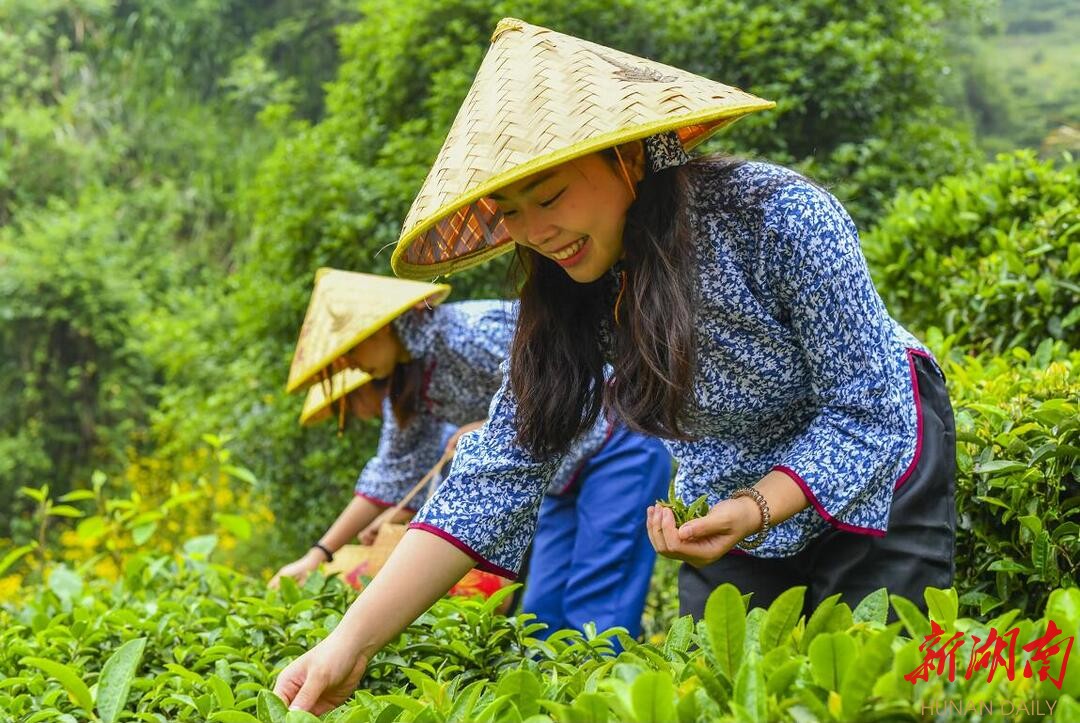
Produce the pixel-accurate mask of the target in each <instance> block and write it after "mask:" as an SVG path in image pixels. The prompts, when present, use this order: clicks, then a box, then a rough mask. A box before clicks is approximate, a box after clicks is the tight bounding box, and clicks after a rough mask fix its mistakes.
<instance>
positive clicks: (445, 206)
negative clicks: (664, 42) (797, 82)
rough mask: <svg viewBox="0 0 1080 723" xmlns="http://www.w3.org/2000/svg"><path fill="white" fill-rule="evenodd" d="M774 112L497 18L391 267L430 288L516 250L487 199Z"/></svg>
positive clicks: (625, 57)
mask: <svg viewBox="0 0 1080 723" xmlns="http://www.w3.org/2000/svg"><path fill="white" fill-rule="evenodd" d="M774 105H775V103H773V102H771V101H767V100H763V99H761V98H758V97H757V96H754V95H751V94H749V93H746V92H744V91H741V90H739V89H738V88H733V87H731V86H727V85H724V84H722V83H717V82H716V81H713V80H709V79H708V78H703V77H701V76H699V75H694V74H693V73H688V72H686V71H684V70H680V69H678V68H674V67H671V66H669V65H664V64H662V63H657V62H654V61H652V60H648V59H645V58H639V57H637V56H634V55H630V54H628V53H624V52H621V51H618V50H614V49H612V48H607V47H605V46H603V45H597V44H596V43H591V42H588V41H586V40H581V39H580V38H575V37H573V36H570V35H563V34H561V33H557V32H554V31H552V30H548V29H547V28H542V27H539V26H535V25H529V24H528V23H525V22H522V21H520V20H515V19H513V18H507V19H504V20H503V21H501V22H500V23H499V25H498V27H496V29H495V32H494V34H493V36H492V38H491V46H490V47H489V49H488V52H487V55H486V56H485V57H484V60H483V62H482V63H481V65H480V69H479V70H478V71H477V73H476V78H475V79H474V80H473V84H472V87H471V88H470V89H469V92H468V95H466V97H465V101H464V102H463V103H462V105H461V109H460V110H459V111H458V114H457V117H456V118H455V120H454V123H453V125H452V126H451V128H450V132H449V133H448V134H447V136H446V140H445V142H444V143H443V146H442V150H440V151H439V155H438V157H437V158H436V160H435V163H434V165H433V166H432V168H431V171H430V172H429V174H428V176H427V179H426V180H425V181H424V185H423V186H422V187H421V189H420V192H419V194H418V195H417V196H416V199H415V200H414V201H413V204H412V208H410V210H409V214H408V216H407V217H406V219H405V223H404V225H403V227H402V233H401V237H400V239H399V241H398V245H397V248H396V249H395V250H394V255H393V258H392V260H391V263H392V265H393V268H394V273H396V274H397V275H398V276H403V277H406V278H413V279H432V278H435V277H436V276H440V275H446V274H450V273H453V272H455V271H460V270H462V269H465V268H468V267H470V266H474V265H476V264H479V263H481V262H483V261H485V260H487V259H490V258H492V257H494V256H497V255H499V254H501V253H504V252H506V251H509V250H510V249H511V248H512V247H513V244H512V242H511V239H510V235H509V234H508V233H507V231H506V228H505V225H504V224H503V223H502V216H501V214H500V213H499V212H498V208H497V207H496V206H495V204H494V203H492V202H491V201H490V200H488V199H486V198H485V197H486V196H487V195H488V194H490V193H492V192H494V191H497V190H498V189H500V188H502V187H504V186H506V185H508V184H511V183H514V182H516V181H519V180H521V179H523V178H526V177H528V176H530V175H532V174H534V173H537V172H538V171H541V170H544V169H547V168H551V167H553V166H557V165H559V164H561V163H565V162H566V161H569V160H572V159H574V158H578V157H581V156H584V155H587V154H589V153H593V152H596V151H599V150H603V149H604V148H610V147H612V146H614V145H618V144H620V143H624V142H627V141H632V140H636V139H640V138H645V137H647V136H650V135H654V134H656V133H660V132H663V131H671V130H675V131H677V132H678V134H679V138H680V139H681V140H682V142H683V145H684V147H686V148H687V149H689V148H691V147H693V146H694V145H696V144H698V143H700V142H701V141H703V140H705V138H707V137H708V136H709V135H711V134H712V133H714V132H716V131H717V130H719V129H720V128H722V127H724V126H726V125H728V124H730V123H731V122H733V121H734V120H736V119H738V118H740V117H742V116H744V115H746V114H748V113H752V112H754V111H758V110H764V109H767V108H772V107H773V106H774Z"/></svg>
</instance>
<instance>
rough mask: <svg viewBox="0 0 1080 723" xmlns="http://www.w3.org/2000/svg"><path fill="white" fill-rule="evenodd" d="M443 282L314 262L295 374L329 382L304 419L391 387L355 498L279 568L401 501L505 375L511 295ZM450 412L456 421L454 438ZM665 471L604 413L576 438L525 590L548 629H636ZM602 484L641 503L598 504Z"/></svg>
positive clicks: (302, 561)
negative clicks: (468, 290)
mask: <svg viewBox="0 0 1080 723" xmlns="http://www.w3.org/2000/svg"><path fill="white" fill-rule="evenodd" d="M448 293H449V287H447V286H445V285H433V284H427V283H419V282H415V281H405V280H401V279H395V278H386V277H382V276H376V275H372V274H361V273H354V272H347V271H340V270H335V269H322V270H320V271H319V272H318V274H317V275H316V283H315V290H314V292H313V294H312V300H311V302H310V304H309V307H308V313H307V316H306V317H305V320H304V326H303V328H302V329H301V332H300V342H299V343H298V346H297V351H296V353H295V355H294V361H293V367H292V370H291V372H290V380H292V381H291V382H290V387H291V388H292V389H294V390H296V389H302V388H303V385H304V384H305V383H310V380H314V379H324V380H326V381H324V382H315V383H313V384H312V386H311V387H310V388H309V390H308V400H307V402H306V403H305V408H304V412H303V413H302V415H301V420H302V421H313V420H315V419H318V418H322V417H323V416H326V415H328V414H329V410H330V408H331V407H333V406H334V404H335V402H337V410H336V415H337V416H339V420H340V419H344V418H345V417H341V416H340V415H342V414H346V415H347V413H348V410H347V408H346V406H345V405H346V404H347V403H348V404H349V406H351V407H352V408H354V409H355V410H356V411H357V412H359V415H360V416H363V415H364V414H365V413H366V410H369V409H370V408H371V407H372V406H373V405H374V404H376V403H377V401H378V400H379V398H378V397H377V396H376V395H378V394H382V391H381V390H383V389H385V390H386V392H385V399H384V400H382V404H383V410H382V414H381V417H382V427H381V430H380V435H379V446H378V450H377V452H376V454H375V456H374V457H373V458H372V459H371V460H369V461H368V463H367V464H366V465H364V468H363V470H362V471H361V473H360V476H359V479H358V480H357V483H356V487H355V496H354V498H353V500H352V501H351V502H350V503H349V505H348V506H347V507H346V509H345V511H344V512H342V514H341V515H340V516H339V517H338V519H337V521H336V522H335V523H334V524H333V525H332V526H331V527H330V528H329V529H328V531H327V533H326V534H325V535H324V536H323V537H322V538H321V539H320V540H318V541H317V542H315V543H314V544H313V546H312V548H311V549H310V550H309V551H308V552H307V553H306V554H305V555H304V556H303V557H301V558H299V559H298V560H296V561H294V562H292V563H290V564H289V565H286V566H285V567H283V568H282V569H281V570H280V571H279V575H289V576H293V577H298V576H303V575H306V574H307V573H308V572H310V571H311V570H312V569H314V568H315V567H316V566H317V565H318V564H319V563H320V562H323V561H324V560H325V559H326V558H328V557H330V556H331V555H332V554H333V553H335V552H336V551H337V550H338V549H339V548H340V547H341V546H342V545H343V544H345V543H346V542H348V541H350V540H351V539H352V538H354V537H355V536H356V533H357V532H358V531H360V530H362V529H364V528H365V527H367V526H368V525H370V524H372V522H373V520H375V518H376V516H377V515H379V514H380V513H381V512H382V510H384V509H386V508H388V507H390V506H393V505H395V504H396V503H398V502H399V500H402V498H403V497H404V496H405V495H406V493H407V491H408V490H409V489H410V488H411V487H412V486H413V485H414V484H415V483H416V481H417V480H418V479H420V478H421V477H422V476H423V475H424V473H425V472H427V471H428V470H429V469H430V468H431V467H432V466H433V465H435V464H436V462H437V461H438V460H439V459H440V457H441V456H442V455H443V451H444V447H447V446H449V447H453V446H455V445H456V444H457V440H458V437H459V436H460V433H466V432H468V431H469V430H471V429H473V428H475V427H479V424H480V423H481V422H482V421H483V420H484V418H485V417H486V416H487V413H488V410H489V404H490V401H491V398H492V397H493V396H495V395H496V393H497V391H498V389H499V387H500V386H501V384H502V381H503V372H502V370H501V366H502V365H503V363H504V362H505V360H506V356H507V354H508V353H509V349H510V345H511V340H512V337H513V333H514V328H515V324H516V321H517V304H516V303H509V302H502V301H463V302H453V303H441V302H442V301H443V300H444V299H445V298H446V295H447V294H448ZM327 350H331V351H329V352H328V351H327ZM312 360H314V361H312ZM334 368H339V371H337V372H334V371H332V370H333V369H334ZM374 390H379V391H374ZM447 424H450V425H453V427H452V428H455V429H458V430H459V434H458V435H455V436H454V437H453V438H452V439H451V441H450V442H449V445H448V444H447V443H446V442H445V441H444V440H445V438H446V433H445V430H446V426H445V425H447ZM670 474H671V459H670V456H669V455H668V454H667V452H666V450H665V449H664V448H663V445H662V444H660V443H659V442H658V441H657V440H655V439H650V438H646V437H643V436H642V435H639V434H635V433H632V432H630V431H629V430H627V429H626V428H625V427H623V426H622V425H619V424H616V423H615V422H614V421H613V420H609V419H607V418H606V417H600V418H598V419H596V420H595V422H594V423H593V424H592V425H590V427H589V428H588V429H586V430H584V431H583V433H582V434H581V435H580V436H579V437H578V438H577V439H576V440H575V441H574V443H573V444H572V445H570V448H569V449H568V451H567V453H566V454H565V455H564V456H563V457H562V459H561V461H560V462H559V464H558V467H557V469H556V470H555V472H554V474H553V475H552V477H551V479H550V480H549V483H548V486H547V488H546V490H545V492H546V495H545V496H544V501H543V504H542V508H543V510H542V513H541V516H540V523H539V524H540V532H539V534H537V535H536V544H535V546H534V550H533V553H532V555H531V557H530V566H531V569H530V573H529V581H528V583H527V584H526V589H525V593H524V598H523V601H522V606H523V609H524V610H526V611H528V612H530V613H533V614H535V615H536V616H537V618H538V620H539V621H540V622H543V623H545V624H546V625H547V626H548V629H547V631H546V632H547V633H551V632H554V631H556V630H558V629H562V628H565V627H575V628H578V629H581V628H583V627H584V625H585V624H587V623H594V624H597V625H599V626H601V627H611V626H615V625H619V626H623V627H626V628H628V629H629V630H630V631H631V632H632V633H634V634H636V633H637V632H638V630H639V629H640V619H641V614H642V610H643V608H644V605H645V596H646V592H647V590H648V583H649V578H650V575H651V571H652V566H653V562H654V560H655V553H654V551H653V550H652V548H651V546H650V545H649V544H648V542H647V540H645V539H642V538H640V537H638V536H636V535H634V531H635V530H636V529H638V528H639V527H640V526H641V524H642V523H643V522H644V505H645V504H646V503H647V502H649V501H650V500H652V499H655V498H656V496H657V495H659V494H662V492H663V490H664V489H665V488H666V486H667V482H668V479H669V478H670ZM608 496H617V497H623V498H627V499H635V500H637V501H638V503H639V504H637V505H631V506H611V505H605V504H603V503H602V500H603V499H604V498H606V497H608ZM421 499H422V498H421ZM415 507H416V505H410V508H409V509H408V510H407V512H413V511H415V509H414V508H415ZM432 530H433V531H434V532H435V534H438V530H434V528H432ZM479 569H480V570H481V571H483V572H488V573H493V574H495V575H499V576H501V577H503V578H514V577H515V576H516V574H517V569H515V570H508V569H506V568H503V567H500V566H498V565H494V564H482V565H480V566H479ZM380 574H381V573H380ZM544 634H546V633H540V635H541V636H542V635H544Z"/></svg>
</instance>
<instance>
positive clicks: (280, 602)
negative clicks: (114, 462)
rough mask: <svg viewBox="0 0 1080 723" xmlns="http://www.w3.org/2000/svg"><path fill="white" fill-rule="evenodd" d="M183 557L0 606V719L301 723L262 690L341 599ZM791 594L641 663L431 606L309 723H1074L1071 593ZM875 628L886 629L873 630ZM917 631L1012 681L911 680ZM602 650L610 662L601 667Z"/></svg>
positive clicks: (631, 649)
mask: <svg viewBox="0 0 1080 723" xmlns="http://www.w3.org/2000/svg"><path fill="white" fill-rule="evenodd" d="M196 547H197V546H196V545H189V546H188V548H187V551H186V554H185V555H183V556H181V557H178V558H173V557H166V556H158V555H148V554H138V555H136V556H134V557H133V558H132V559H131V561H130V563H129V564H128V565H127V567H126V568H125V570H124V575H123V577H122V578H121V579H120V580H118V581H116V582H110V581H105V580H101V579H83V577H82V576H80V575H79V574H77V573H76V572H74V571H72V570H70V569H68V568H65V567H59V568H56V569H55V570H54V571H53V573H52V576H51V577H50V578H49V580H48V584H47V585H42V586H40V587H37V588H35V589H33V590H30V591H27V592H28V596H27V598H26V599H25V600H24V601H23V603H22V604H21V605H20V606H19V607H18V608H15V607H13V606H11V605H0V711H2V712H3V714H5V715H7V716H10V717H11V718H12V719H15V720H20V721H25V722H26V723H37V722H38V721H44V720H60V721H80V720H92V719H93V720H101V721H105V722H106V723H111V722H112V721H116V720H120V719H121V718H125V719H129V720H131V719H134V720H140V721H155V722H164V721H196V720H197V721H214V722H221V723H234V722H238V723H259V722H260V721H261V722H264V723H277V722H279V721H286V722H288V723H294V722H300V721H311V720H317V719H315V718H312V717H311V716H308V715H305V714H302V713H299V712H291V713H287V712H286V711H285V709H284V706H283V705H281V703H280V702H279V701H277V699H276V698H274V697H273V696H272V695H271V694H270V693H269V692H268V690H267V689H268V688H269V687H271V686H272V685H273V682H274V679H275V677H276V675H277V674H278V673H279V672H280V670H281V669H282V668H283V667H284V666H285V665H286V664H287V662H288V661H289V660H290V659H292V658H293V657H295V656H296V655H299V654H300V653H302V652H303V651H305V650H307V649H308V648H310V647H311V646H312V645H314V644H315V643H316V642H317V641H318V640H320V639H321V638H322V637H324V636H325V635H326V634H327V633H328V632H329V630H331V629H332V628H333V627H334V626H335V625H336V624H337V622H338V621H339V620H340V619H341V616H342V614H343V612H344V610H345V607H346V606H347V604H348V602H349V596H350V591H349V590H348V588H346V587H345V586H344V585H342V584H340V583H338V582H337V581H336V580H329V581H328V580H326V579H325V578H322V577H321V576H318V575H316V576H312V577H311V578H310V579H309V581H308V582H307V583H306V584H305V585H304V587H302V588H300V587H297V586H296V585H295V584H292V582H291V581H286V582H285V584H284V585H283V586H282V588H281V590H280V591H269V590H267V589H266V588H265V587H264V586H263V585H262V584H261V583H260V582H258V581H256V580H254V579H252V578H249V577H245V576H243V575H240V574H238V573H236V572H234V571H232V570H230V569H228V568H225V567H222V566H220V565H217V564H214V563H212V562H210V561H209V560H208V559H207V555H208V554H209V549H208V548H207V547H203V548H202V549H196ZM803 593H804V590H803V589H802V588H793V589H792V590H789V591H788V592H787V593H784V594H783V595H782V596H781V597H780V598H778V599H777V600H776V601H775V602H774V603H773V604H772V605H770V606H769V608H768V609H764V608H756V607H755V608H751V609H749V610H748V609H747V604H746V600H745V598H744V597H743V596H741V595H740V594H739V592H738V591H737V590H736V589H735V588H734V587H732V586H730V585H725V586H722V587H721V588H719V589H718V590H717V591H716V592H714V593H713V595H712V596H711V597H710V599H709V602H708V605H707V606H706V611H705V618H704V620H703V621H701V622H699V623H698V624H696V625H695V624H693V623H692V622H691V620H690V619H689V617H687V618H682V619H678V620H676V621H675V622H674V623H673V624H672V626H671V628H670V630H669V631H668V634H667V635H666V637H665V639H664V641H663V642H662V643H657V644H652V643H646V644H639V643H636V642H634V641H632V640H630V639H629V638H627V637H626V636H625V635H624V633H623V632H622V631H620V630H618V629H616V630H611V631H605V632H603V633H601V634H598V635H596V634H592V631H588V632H589V634H588V635H582V634H581V633H578V632H572V631H563V632H560V633H557V634H555V635H554V636H552V638H550V639H549V640H547V641H538V640H536V639H535V638H533V637H532V633H534V632H536V630H537V627H536V624H535V623H532V622H531V621H530V616H520V617H517V618H504V617H502V616H499V615H495V614H494V613H493V609H494V606H495V605H496V604H497V603H498V598H492V599H491V600H488V601H486V602H480V601H478V600H461V599H446V600H442V601H440V602H438V603H437V604H436V605H435V606H434V607H433V608H432V610H431V611H430V612H428V613H427V614H425V615H424V616H422V617H421V618H420V619H419V620H418V621H417V622H416V623H415V624H414V625H412V626H410V627H409V628H408V629H407V631H406V632H405V633H404V634H403V635H402V636H401V637H400V638H398V639H397V640H396V641H394V642H393V643H392V644H391V645H389V646H388V647H387V648H386V649H385V650H383V651H382V652H381V653H380V654H379V655H378V656H376V657H375V658H374V659H373V661H372V664H371V667H370V669H369V674H368V676H367V678H365V681H364V682H363V683H362V685H361V689H360V690H359V691H358V692H357V694H356V695H355V696H354V697H353V698H352V700H350V701H349V702H348V703H346V704H345V705H344V706H342V708H341V709H339V710H337V711H335V712H333V713H331V714H329V715H328V716H326V718H325V720H327V721H335V722H337V723H344V722H346V721H348V722H355V723H364V722H368V721H380V722H382V723H388V722H389V721H397V720H400V721H428V722H433V723H434V722H440V721H454V720H468V721H495V720H498V721H509V720H518V721H524V720H529V721H534V722H535V723H539V722H540V721H583V720H589V721H641V722H644V721H680V722H682V721H686V722H689V721H717V720H722V721H747V720H770V721H773V720H784V721H806V720H821V721H834V720H870V719H886V718H888V719H893V720H903V719H907V720H912V719H918V718H920V717H922V716H924V715H925V711H926V708H927V706H937V707H938V708H939V709H940V708H941V707H942V706H943V705H945V704H943V703H942V701H950V700H951V701H961V703H960V705H961V711H962V710H963V707H962V706H970V705H976V706H978V705H980V704H986V703H988V702H993V701H1015V702H1021V703H1023V705H1025V706H1026V707H1025V713H1026V715H1023V716H1020V717H1019V719H1022V720H1038V719H1040V718H1041V719H1047V717H1048V716H1047V715H1046V714H1048V713H1050V712H1051V710H1050V706H1051V705H1053V711H1052V712H1053V720H1056V721H1068V720H1075V719H1076V716H1077V715H1080V706H1078V705H1077V703H1076V697H1077V695H1078V694H1080V668H1078V667H1077V666H1076V665H1073V667H1072V668H1069V667H1068V666H1067V665H1065V664H1063V663H1062V661H1061V656H1060V650H1059V651H1058V652H1056V653H1055V652H1053V651H1052V650H1050V647H1051V646H1049V643H1050V642H1053V643H1058V644H1060V645H1061V646H1064V645H1065V644H1066V643H1067V637H1068V633H1069V632H1074V631H1076V630H1077V628H1078V626H1080V590H1078V589H1076V588H1070V589H1061V590H1057V591H1055V592H1054V593H1053V594H1052V595H1051V596H1050V597H1049V599H1048V601H1047V605H1046V606H1045V608H1044V610H1043V611H1041V614H1040V615H1037V616H1032V617H1031V618H1025V617H1024V616H1023V615H1021V614H1020V613H1019V611H1017V610H1010V611H1002V613H1001V614H1000V615H998V616H997V617H995V618H994V619H993V620H989V621H986V622H979V621H976V620H972V619H969V618H964V617H960V616H959V615H958V600H957V595H956V592H955V591H953V590H935V589H930V590H928V591H927V594H926V602H927V605H928V608H929V611H930V615H929V618H928V617H927V616H926V615H924V614H923V613H922V612H920V611H919V610H918V609H917V608H916V607H915V606H914V605H913V604H912V603H911V602H910V601H907V600H903V599H901V598H897V597H893V598H889V597H887V596H886V594H885V591H883V590H881V591H878V592H876V593H873V594H872V595H870V596H868V597H867V598H866V599H865V600H863V601H862V602H861V603H860V604H859V605H858V606H857V607H856V608H855V609H854V610H852V609H851V608H850V607H848V606H847V605H845V604H843V603H839V602H837V600H836V599H835V598H830V599H828V600H826V601H825V602H824V603H822V604H821V605H820V606H819V607H818V608H817V610H815V611H814V613H813V614H812V615H811V616H810V617H809V618H808V619H807V618H806V617H803V616H801V615H800V611H801V609H802V604H803ZM751 603H752V600H751ZM890 604H891V608H890ZM890 609H891V611H892V612H893V613H894V614H895V615H896V616H897V618H898V619H899V622H896V623H892V624H889V623H888V620H887V615H888V613H889V612H890ZM931 620H932V621H933V622H934V623H936V624H938V625H940V626H941V628H942V629H943V630H945V631H946V635H950V636H951V635H952V634H953V632H954V631H955V632H956V633H958V634H961V635H963V636H965V638H966V639H970V640H971V641H974V642H978V641H977V640H976V638H978V640H986V639H987V635H988V634H989V632H990V630H991V629H995V628H996V629H998V630H1002V631H1004V630H1006V629H1010V633H1011V629H1015V630H1016V640H1017V641H1019V642H1018V643H1017V648H1016V650H1015V651H1011V652H1015V659H1014V660H1013V663H1014V665H1013V667H1012V668H1011V670H1007V669H1004V668H1006V667H1007V666H1005V665H1002V666H1001V667H1000V668H997V666H995V668H997V669H996V671H995V670H994V669H991V670H987V669H986V667H985V665H984V666H983V667H979V665H978V664H977V663H978V662H979V661H978V660H976V664H975V665H972V664H971V662H970V661H971V658H972V651H973V647H972V646H968V645H967V641H966V640H965V642H964V645H963V647H961V648H960V649H959V651H958V652H957V653H956V655H955V659H954V662H955V664H956V672H955V674H954V675H949V674H948V673H947V671H943V672H935V670H932V669H927V667H926V666H927V664H930V663H934V664H935V665H936V662H935V660H934V659H932V658H928V657H927V656H926V655H925V654H924V652H923V651H921V650H920V646H925V645H926V640H927V636H930V635H932V631H931ZM1050 621H1053V622H1054V624H1055V625H1056V626H1057V627H1058V629H1059V630H1058V633H1057V634H1053V635H1051V638H1050V639H1049V640H1048V641H1047V643H1048V645H1046V646H1044V647H1043V648H1042V650H1043V652H1045V658H1044V657H1041V656H1040V654H1039V652H1038V651H1037V650H1036V649H1035V648H1034V647H1031V646H1028V647H1021V646H1022V645H1024V644H1026V643H1028V641H1033V640H1036V639H1037V638H1039V637H1040V636H1042V635H1043V634H1044V633H1045V632H1048V631H1049V632H1050V633H1053V630H1052V629H1050V628H1049V625H1050ZM1061 630H1064V631H1067V632H1066V633H1065V635H1061V634H1060V631H1061ZM613 636H621V637H622V642H623V645H624V647H625V649H624V651H623V652H621V653H620V654H619V655H618V656H614V655H612V654H611V650H612V648H611V645H610V639H611V638H612V637H613ZM950 641H951V638H950ZM940 644H941V641H940V640H936V641H934V642H933V645H934V646H935V647H937V646H939V645H940ZM1074 663H1075V661H1074ZM1029 664H1030V666H1029ZM1043 668H1046V671H1047V675H1046V676H1044V675H1043V674H1042V673H1041V672H1040V671H1041V670H1043ZM1010 672H1012V673H1014V674H1013V675H1012V676H1011V677H1012V678H1013V679H1012V680H1010V675H1009V674H1008V673H1010ZM950 678H952V680H950ZM1059 685H1060V687H1059ZM1036 703H1038V704H1039V705H1040V706H1041V707H1040V708H1039V709H1038V710H1036V709H1035V707H1034V706H1035V704H1036ZM951 717H952V716H951V715H949V712H948V710H946V711H945V712H944V713H943V714H941V715H939V716H938V718H937V719H938V720H947V719H950V718H951Z"/></svg>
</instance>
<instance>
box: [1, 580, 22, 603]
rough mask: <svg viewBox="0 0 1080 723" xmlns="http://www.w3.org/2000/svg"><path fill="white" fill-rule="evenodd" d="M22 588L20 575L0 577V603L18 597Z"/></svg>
mask: <svg viewBox="0 0 1080 723" xmlns="http://www.w3.org/2000/svg"><path fill="white" fill-rule="evenodd" d="M21 588H22V575H8V576H7V577H0V602H9V601H12V600H14V599H15V598H17V597H18V593H19V590H20V589H21Z"/></svg>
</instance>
